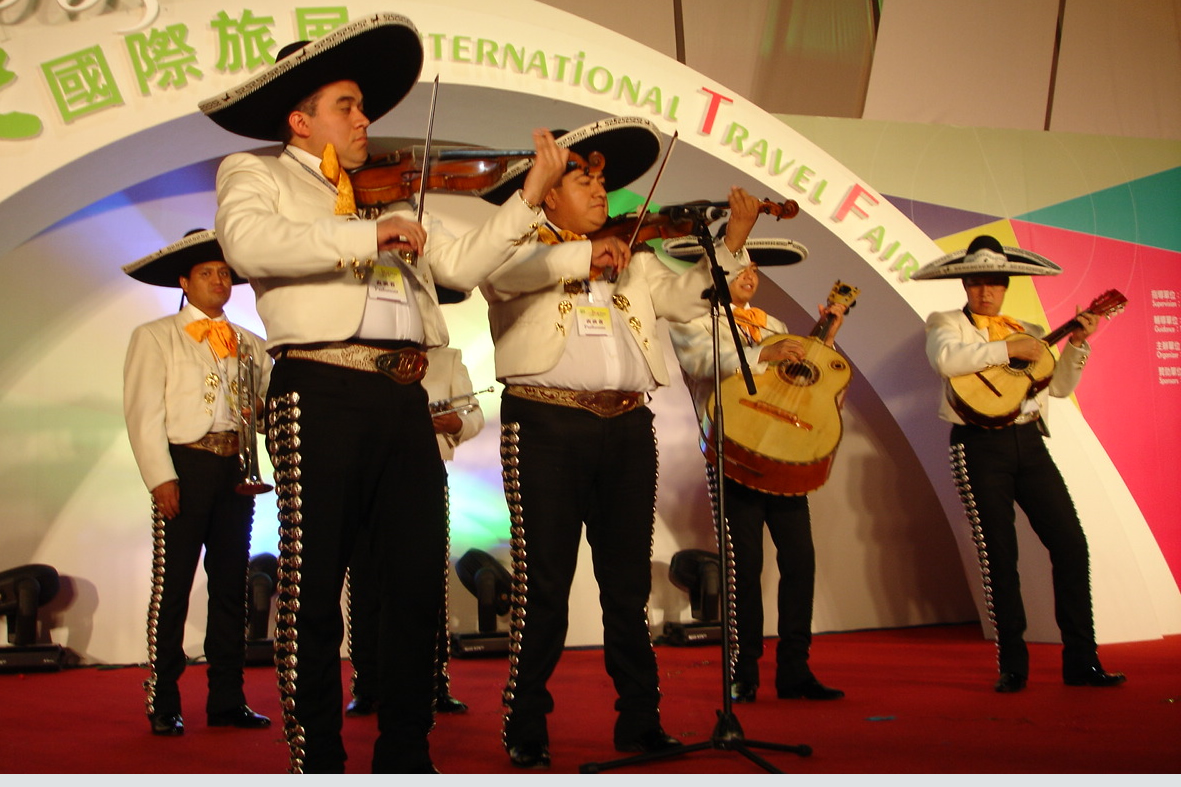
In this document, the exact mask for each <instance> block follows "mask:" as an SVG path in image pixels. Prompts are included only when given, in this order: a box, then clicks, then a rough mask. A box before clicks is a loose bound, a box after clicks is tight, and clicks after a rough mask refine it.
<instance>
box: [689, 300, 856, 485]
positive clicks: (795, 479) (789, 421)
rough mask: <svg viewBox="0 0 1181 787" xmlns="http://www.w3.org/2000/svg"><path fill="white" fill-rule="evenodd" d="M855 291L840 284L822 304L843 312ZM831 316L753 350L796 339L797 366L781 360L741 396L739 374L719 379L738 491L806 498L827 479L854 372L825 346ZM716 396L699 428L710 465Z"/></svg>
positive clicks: (729, 470) (729, 463) (730, 470)
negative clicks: (797, 333)
mask: <svg viewBox="0 0 1181 787" xmlns="http://www.w3.org/2000/svg"><path fill="white" fill-rule="evenodd" d="M858 293H859V290H858V289H857V288H856V287H853V286H850V285H848V284H845V283H844V282H841V281H838V282H837V283H836V284H835V285H833V288H832V292H831V293H829V296H828V305H829V306H833V305H838V304H841V305H844V306H845V310H846V313H847V312H848V310H849V309H851V308H852V307H853V304H854V303H856V301H857V295H858ZM834 322H835V318H834V317H833V316H832V315H828V314H826V315H824V316H823V317H821V318H820V320H819V321H817V323H816V326H815V327H814V328H813V329H812V332H811V333H810V334H809V335H808V336H806V337H804V336H768V337H767V338H766V339H764V340H763V341H762V342H760V343H759V346H761V347H765V346H767V345H770V344H775V343H777V342H781V341H783V340H784V339H795V340H796V341H798V342H800V343H801V344H803V345H804V357H803V358H802V359H800V360H798V361H780V362H776V363H772V364H770V365H769V366H768V368H767V371H765V372H763V373H762V374H760V375H756V376H755V378H754V381H755V387H756V388H757V389H758V390H757V393H756V394H755V395H754V396H751V395H750V394H749V393H747V390H746V382H745V381H744V380H743V378H742V375H741V374H735V375H732V376H730V377H729V378H727V379H726V380H723V381H722V389H721V400H722V412H723V413H724V415H725V419H724V423H725V439H724V442H723V449H722V450H723V451H724V452H725V455H726V475H727V476H729V477H730V478H733V479H734V480H735V481H737V482H739V483H740V484H742V485H743V486H749V487H751V488H752V489H758V490H760V491H763V492H770V493H771V494H777V495H804V494H807V493H808V492H811V491H813V490H816V489H819V488H820V487H821V486H823V485H824V482H825V481H827V480H828V474H829V471H830V470H831V469H832V462H833V459H834V458H835V456H836V449H837V445H838V444H839V443H840V441H841V433H842V425H841V400H842V398H843V396H844V392H845V389H846V388H848V387H849V380H850V379H851V378H852V376H853V370H852V368H851V367H850V366H849V363H848V361H846V360H845V358H844V357H843V356H842V355H841V354H840V353H838V352H837V351H836V350H834V349H832V348H831V347H829V346H828V345H827V344H825V341H826V340H827V339H828V337H829V333H830V332H831V330H832V325H833V323H834ZM713 410H714V399H713V397H712V396H711V397H710V400H709V404H708V406H707V407H706V408H705V413H704V416H703V418H702V423H701V433H702V443H701V447H702V451H703V452H705V455H706V457H707V458H708V459H710V460H711V461H712V460H713V455H714V450H713V440H714V437H713V435H714V424H713Z"/></svg>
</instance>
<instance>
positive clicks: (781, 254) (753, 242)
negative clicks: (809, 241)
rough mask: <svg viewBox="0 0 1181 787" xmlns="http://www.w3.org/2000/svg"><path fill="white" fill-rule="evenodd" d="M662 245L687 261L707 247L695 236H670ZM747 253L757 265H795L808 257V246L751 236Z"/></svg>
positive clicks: (788, 240)
mask: <svg viewBox="0 0 1181 787" xmlns="http://www.w3.org/2000/svg"><path fill="white" fill-rule="evenodd" d="M661 245H662V246H663V248H664V252H665V254H667V255H669V256H670V257H674V258H676V259H678V260H683V261H685V262H696V261H697V260H699V259H701V255H703V254H705V249H703V248H701V244H700V243H698V242H697V238H693V237H688V236H686V237H684V238H669V239H668V240H666V241H664V243H663V244H661ZM746 253H747V255H748V256H749V257H750V259H751V261H752V262H754V264H755V265H758V266H759V267H765V268H771V267H774V266H776V265H795V264H796V263H799V262H803V261H804V260H806V259H807V258H808V249H807V247H806V246H804V244H802V243H797V242H796V241H794V240H791V239H789V238H749V239H748V240H747V241H746ZM737 273H738V272H737V271H731V272H730V275H729V276H728V277H727V278H730V279H732V278H733V277H734V276H736V275H737Z"/></svg>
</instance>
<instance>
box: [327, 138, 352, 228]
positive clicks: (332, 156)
mask: <svg viewBox="0 0 1181 787" xmlns="http://www.w3.org/2000/svg"><path fill="white" fill-rule="evenodd" d="M320 172H321V173H323V175H324V177H326V178H328V180H329V181H331V182H332V184H333V185H334V186H336V208H335V210H334V212H335V213H336V215H337V216H351V215H353V214H354V213H356V212H357V201H356V198H355V197H353V182H352V181H351V180H349V173H347V172H345V171H344V169H342V168H341V166H340V159H339V158H337V156H336V147H335V146H333V144H332V143H331V142H329V143H328V144H327V145H325V146H324V155H323V156H321V157H320Z"/></svg>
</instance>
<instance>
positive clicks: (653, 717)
mask: <svg viewBox="0 0 1181 787" xmlns="http://www.w3.org/2000/svg"><path fill="white" fill-rule="evenodd" d="M555 137H556V139H557V144H558V145H559V146H560V147H561V149H562V150H563V151H565V152H566V153H567V154H568V157H569V160H570V161H573V162H575V164H576V166H575V167H573V168H572V169H571V170H570V171H569V172H568V173H567V174H566V175H565V177H563V178H562V179H561V181H560V183H559V184H558V185H557V186H555V187H554V188H552V189H550V190H549V191H547V193H546V194H545V195H543V197H542V198H541V199H538V200H536V201H531V202H532V205H531V206H530V207H531V208H532V209H533V210H534V211H535V212H536V213H537V217H538V224H539V225H540V226H539V229H538V232H537V234H536V235H535V236H533V237H531V238H530V239H529V242H527V243H526V244H523V246H522V248H521V249H520V250H519V252H518V255H517V256H516V257H514V261H513V264H511V265H506V266H504V267H502V268H500V269H498V270H497V271H496V272H494V273H493V274H492V275H491V276H490V277H489V278H488V280H487V281H486V282H485V283H484V284H483V285H482V286H481V289H482V291H483V294H484V298H485V300H487V301H488V304H489V306H488V317H489V322H490V324H491V329H492V338H493V341H494V342H495V345H496V349H495V358H496V377H497V379H498V380H500V381H501V382H502V383H504V384H505V385H506V388H505V390H504V394H503V397H502V403H501V424H502V429H501V446H502V448H501V455H502V457H503V460H504V484H505V495H506V498H507V499H508V501H509V508H510V512H511V523H512V531H511V532H512V539H511V545H512V554H513V566H514V571H515V577H514V579H515V582H516V585H517V587H519V588H520V590H519V591H518V592H516V593H514V594H513V606H512V611H511V625H512V628H513V643H512V651H511V652H510V661H511V664H512V669H511V672H510V677H509V681H508V685H507V686H506V688H505V691H504V702H505V707H506V714H505V727H504V744H505V748H506V749H507V750H508V754H509V758H510V760H511V762H512V764H513V765H514V766H516V767H519V768H544V767H547V766H548V765H549V764H550V752H549V733H548V727H547V721H546V718H547V715H548V714H549V713H550V712H551V711H552V710H553V709H554V703H553V697H552V695H551V694H550V693H549V691H548V689H547V688H546V684H547V682H548V680H549V678H550V675H551V674H552V673H553V671H554V669H555V667H556V666H557V663H558V659H559V657H560V656H561V653H562V647H563V644H564V642H565V639H566V630H567V626H568V619H569V595H570V585H571V582H572V580H573V578H574V573H575V564H576V561H577V556H578V548H579V541H580V536H581V533H582V528H583V525H584V524H585V526H586V537H587V541H588V543H589V544H590V547H591V554H592V559H593V562H594V565H595V577H596V579H597V580H598V584H599V590H600V598H601V601H602V606H603V620H604V641H603V647H604V653H605V659H606V667H607V671H608V673H609V674H610V675H611V678H612V680H613V681H614V685H615V690H616V693H617V695H618V699H617V700H616V703H615V708H616V710H617V711H618V716H617V718H616V722H615V729H614V743H615V748H616V749H617V750H619V751H629V752H630V751H637V752H657V751H663V750H668V749H670V748H674V747H676V746H679V745H680V741H678V740H677V739H676V738H673V737H672V736H670V735H668V734H667V733H666V732H665V731H664V729H663V727H662V726H661V723H660V714H659V708H658V706H659V702H660V689H659V680H658V677H657V668H656V655H655V653H654V652H653V650H652V645H651V634H650V631H649V629H648V618H647V605H648V598H649V595H650V590H651V579H652V576H651V552H652V528H653V525H654V512H655V503H656V471H657V461H656V441H655V436H654V433H653V414H652V411H651V410H649V409H648V407H647V399H648V397H649V395H650V393H651V392H652V391H655V390H656V389H657V388H658V387H659V386H662V385H667V384H668V382H669V378H668V371H667V369H666V367H665V363H664V355H663V352H662V350H661V341H660V337H659V333H658V329H657V325H658V323H657V320H658V319H659V318H661V317H664V318H666V319H668V320H671V321H684V320H689V319H692V318H694V317H696V316H698V315H700V314H703V313H705V311H706V309H707V308H708V304H707V302H706V301H705V300H704V299H703V298H702V292H703V291H704V290H705V288H706V287H708V286H709V279H710V272H709V268H708V261H706V260H703V261H702V263H701V264H699V265H698V266H696V267H694V268H692V269H690V270H688V271H686V272H684V273H683V274H680V275H677V274H676V273H674V272H673V271H672V270H671V269H670V268H669V267H667V266H666V265H665V264H664V263H663V262H661V261H660V260H659V259H657V258H656V256H655V254H653V253H651V250H647V251H641V252H637V253H633V252H632V250H631V249H630V248H629V247H628V240H630V235H628V236H627V237H626V238H625V237H620V236H615V235H609V236H608V237H598V238H593V239H592V238H590V237H588V236H590V235H592V234H594V233H596V231H598V230H601V229H602V228H603V226H604V225H605V224H606V223H607V220H608V213H607V194H608V192H610V191H612V190H615V189H619V188H622V187H624V186H626V185H628V184H629V183H631V182H632V181H634V180H635V179H636V178H638V177H640V176H641V175H642V174H643V173H644V172H645V171H647V170H648V169H649V168H650V167H651V166H652V164H653V163H654V162H655V160H656V158H657V156H658V154H659V151H660V137H659V135H658V134H657V132H656V129H655V127H654V126H653V125H652V124H651V123H650V122H649V121H647V120H644V119H642V118H626V117H624V118H619V117H616V118H608V119H605V120H603V121H600V122H597V123H594V124H591V125H588V126H583V127H582V128H579V129H575V130H574V131H570V132H566V133H563V132H557V133H556V134H555ZM525 171H526V167H525V166H521V167H517V168H515V169H513V168H510V170H509V172H508V174H507V175H506V177H505V179H504V182H502V183H501V184H499V185H498V186H497V187H496V188H494V189H492V190H490V191H489V192H488V193H487V194H485V195H484V196H485V198H486V199H488V200H490V201H492V202H495V203H503V202H505V201H507V202H513V201H519V199H520V192H519V191H517V189H518V186H519V183H520V178H521V177H523V176H524V174H525ZM757 204H758V201H757V200H755V199H754V198H753V197H751V196H750V195H749V194H747V193H746V192H744V191H742V190H741V189H735V190H733V191H732V192H731V194H730V206H731V209H732V211H733V217H732V220H731V221H730V231H729V232H728V234H727V236H726V238H725V239H724V240H720V241H719V242H718V246H719V252H718V253H719V254H720V255H722V256H725V257H727V258H728V259H729V261H730V262H731V264H734V265H739V266H744V265H745V264H746V253H745V251H744V250H743V244H744V243H745V241H746V235H747V233H748V232H749V231H750V228H751V227H752V226H754V222H755V219H756V218H757V217H758V210H757V207H756V206H757ZM629 229H630V227H629ZM624 234H627V233H624ZM644 248H647V247H644Z"/></svg>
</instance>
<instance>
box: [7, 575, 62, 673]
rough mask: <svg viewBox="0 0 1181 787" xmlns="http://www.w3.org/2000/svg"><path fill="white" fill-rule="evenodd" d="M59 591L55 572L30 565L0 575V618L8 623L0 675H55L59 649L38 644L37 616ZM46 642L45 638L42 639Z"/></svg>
mask: <svg viewBox="0 0 1181 787" xmlns="http://www.w3.org/2000/svg"><path fill="white" fill-rule="evenodd" d="M60 587H61V582H60V579H59V578H58V575H57V569H55V568H54V567H53V566H45V565H41V564H31V565H27V566H20V567H18V568H10V569H8V570H7V571H0V616H3V617H4V618H6V619H7V621H8V641H9V642H10V643H12V644H11V646H9V647H0V672H37V671H57V670H60V669H61V668H62V656H63V649H62V646H61V645H54V644H38V639H39V637H38V632H37V612H38V610H39V609H40V608H41V607H42V606H44V605H45V604H48V603H49V602H50V601H52V600H53V598H54V597H55V596H56V595H57V591H58V589H59V588H60ZM45 639H48V637H45Z"/></svg>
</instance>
